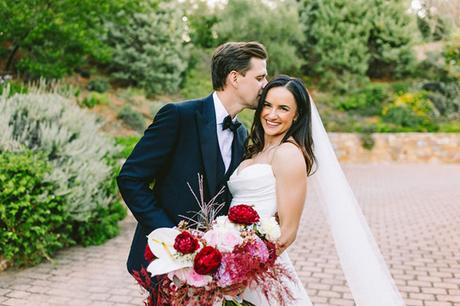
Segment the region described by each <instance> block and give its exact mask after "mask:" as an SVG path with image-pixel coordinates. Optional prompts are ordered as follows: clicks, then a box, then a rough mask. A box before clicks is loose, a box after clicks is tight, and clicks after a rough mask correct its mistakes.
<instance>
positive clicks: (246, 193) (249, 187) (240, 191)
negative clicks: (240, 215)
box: [228, 163, 277, 217]
mask: <svg viewBox="0 0 460 306" xmlns="http://www.w3.org/2000/svg"><path fill="white" fill-rule="evenodd" d="M239 168H240V167H238V168H237V169H236V170H235V172H233V174H232V175H231V176H230V179H229V181H228V188H229V190H230V192H231V194H232V196H233V199H232V202H231V204H230V206H233V205H238V204H248V205H252V206H254V209H255V210H256V211H257V212H258V213H259V215H260V216H265V217H269V216H273V215H274V214H275V213H276V210H277V209H276V179H275V176H274V174H273V169H272V166H271V165H270V164H262V163H256V164H252V165H249V166H246V167H245V168H243V169H241V170H240V169H239Z"/></svg>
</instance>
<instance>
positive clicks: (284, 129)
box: [228, 76, 404, 306]
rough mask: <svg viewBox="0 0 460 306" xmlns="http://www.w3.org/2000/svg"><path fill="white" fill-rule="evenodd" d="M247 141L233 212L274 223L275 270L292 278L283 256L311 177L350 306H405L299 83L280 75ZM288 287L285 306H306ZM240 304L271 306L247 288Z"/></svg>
mask: <svg viewBox="0 0 460 306" xmlns="http://www.w3.org/2000/svg"><path fill="white" fill-rule="evenodd" d="M249 139H250V142H251V144H249V145H247V146H246V155H245V158H246V159H245V160H244V161H243V162H242V163H241V164H240V165H239V166H238V168H237V169H236V170H235V171H234V173H233V174H232V175H231V177H230V179H229V181H228V188H229V190H230V192H231V193H232V195H233V200H232V203H231V205H237V204H241V203H250V204H251V205H253V206H254V209H255V210H257V212H258V213H259V215H261V216H274V215H276V216H277V217H278V218H279V222H280V227H281V237H280V238H279V240H278V245H277V246H278V253H279V254H280V257H279V258H278V261H279V263H281V264H283V265H285V266H286V267H287V268H288V269H290V270H292V271H294V267H293V265H292V263H291V261H290V259H289V256H288V255H287V253H286V252H285V250H286V249H287V248H288V247H289V246H290V245H291V244H292V243H293V242H294V241H295V239H296V235H297V231H298V228H299V223H300V218H301V215H302V210H303V207H304V203H305V199H306V192H307V186H308V188H310V180H309V182H308V184H307V176H311V177H312V179H313V180H312V181H314V183H315V184H316V186H315V187H316V188H317V189H318V190H319V193H320V198H321V200H322V204H323V206H324V207H323V210H324V212H325V214H326V217H327V219H328V222H329V224H330V226H331V232H332V235H333V237H334V240H335V245H336V249H337V252H338V255H339V259H340V262H341V265H342V268H343V270H344V274H345V277H346V279H347V282H348V285H349V287H350V290H351V292H352V295H353V298H354V300H355V303H356V305H358V306H380V305H381V306H392V305H404V302H403V300H402V298H401V296H400V294H399V292H398V290H397V288H396V286H395V285H394V282H393V279H392V278H391V275H390V273H389V271H388V269H387V267H386V264H385V262H384V260H383V257H382V256H381V254H380V252H379V250H378V247H377V245H376V243H375V241H374V239H373V236H372V234H371V232H370V230H369V228H368V226H367V223H366V221H365V219H364V217H363V215H362V213H361V210H360V208H359V206H358V204H357V203H356V200H355V198H354V195H353V192H352V191H351V189H350V188H349V186H348V183H347V181H346V179H345V177H344V175H343V172H342V170H341V168H340V165H339V164H338V161H337V159H336V157H335V154H334V152H333V150H332V147H331V145H330V142H329V139H328V137H327V134H326V132H325V131H324V128H323V125H322V123H321V119H320V117H319V115H318V113H317V110H316V108H315V106H314V104H313V102H312V101H311V98H310V96H309V94H308V92H307V91H306V89H305V87H304V85H303V83H302V82H301V81H300V80H299V79H295V78H290V77H287V76H279V77H277V78H275V79H273V80H272V81H270V82H269V83H268V84H267V85H266V86H265V88H264V90H263V92H262V94H261V97H260V100H259V104H258V106H257V109H256V112H255V117H254V123H253V126H252V128H251V133H250V136H249ZM288 286H289V288H290V289H291V291H292V292H293V293H294V301H293V303H292V304H291V305H302V306H308V305H312V303H311V301H310V299H309V297H308V295H307V292H306V291H305V289H304V288H303V286H302V283H301V282H300V280H299V278H298V277H297V276H295V281H291V282H289V283H288ZM242 298H243V299H244V300H247V301H249V302H251V303H253V304H255V305H258V306H263V305H275V303H274V302H273V301H268V300H267V299H266V298H265V297H264V295H263V294H262V293H261V291H259V290H257V288H252V287H248V288H246V289H245V291H244V292H243V293H242Z"/></svg>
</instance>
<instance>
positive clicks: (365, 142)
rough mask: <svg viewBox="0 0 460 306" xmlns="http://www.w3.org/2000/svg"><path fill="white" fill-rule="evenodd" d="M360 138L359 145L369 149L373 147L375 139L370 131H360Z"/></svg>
mask: <svg viewBox="0 0 460 306" xmlns="http://www.w3.org/2000/svg"><path fill="white" fill-rule="evenodd" d="M360 140H361V146H362V147H363V148H364V149H366V150H369V151H371V150H372V148H374V145H375V140H374V138H373V137H372V134H371V133H361V134H360Z"/></svg>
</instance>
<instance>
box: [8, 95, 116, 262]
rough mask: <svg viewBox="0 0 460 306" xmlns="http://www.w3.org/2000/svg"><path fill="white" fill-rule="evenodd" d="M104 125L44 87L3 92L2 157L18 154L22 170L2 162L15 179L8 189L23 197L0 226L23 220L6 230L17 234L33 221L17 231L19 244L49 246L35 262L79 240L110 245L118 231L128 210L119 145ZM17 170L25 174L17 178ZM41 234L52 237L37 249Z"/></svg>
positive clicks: (14, 257) (17, 257) (17, 258)
mask: <svg viewBox="0 0 460 306" xmlns="http://www.w3.org/2000/svg"><path fill="white" fill-rule="evenodd" d="M99 128H100V123H98V121H97V120H96V117H95V116H94V115H93V114H91V113H88V112H87V111H85V110H84V109H81V108H79V107H78V105H76V103H74V102H72V101H71V100H69V99H67V98H64V97H63V96H61V95H58V94H56V93H46V92H44V90H43V89H42V88H31V89H29V94H17V95H14V96H12V97H8V93H7V92H5V93H4V94H3V95H2V96H0V129H1V130H2V133H1V134H0V154H2V155H4V154H6V155H5V156H6V157H3V158H8V161H10V160H11V159H12V157H11V156H12V155H14V156H18V157H17V159H16V160H15V161H16V166H17V169H16V168H13V169H11V167H12V166H8V163H9V162H8V163H7V162H4V163H2V164H1V167H0V174H1V175H6V177H7V179H8V181H7V182H8V184H9V185H8V189H4V188H2V191H4V190H6V191H4V192H12V191H11V190H13V191H14V190H17V191H19V193H18V194H17V195H16V197H17V198H16V199H15V198H13V197H11V195H10V194H8V195H7V196H5V198H4V200H2V201H1V202H0V207H1V211H6V212H8V213H11V214H14V216H15V218H14V219H12V220H10V218H12V215H5V219H2V220H1V222H0V224H1V226H2V227H3V226H6V224H8V223H7V222H13V221H14V220H18V222H19V223H20V224H17V225H14V224H13V226H14V227H12V228H2V229H1V232H2V233H3V232H4V231H5V237H14V232H15V231H16V230H17V228H18V226H22V224H33V226H30V227H28V228H27V230H28V231H29V230H30V231H32V232H31V233H30V234H25V235H21V236H17V241H16V244H15V245H16V246H19V245H21V246H22V245H25V244H29V243H30V244H31V245H30V246H29V248H30V249H34V248H40V249H41V251H40V252H38V253H36V254H35V255H34V256H35V257H36V258H29V259H28V260H33V262H34V263H35V262H39V261H41V260H42V259H43V258H47V257H48V256H49V254H52V252H53V251H54V250H56V249H58V248H61V247H63V246H66V245H70V244H73V243H80V244H83V245H87V244H94V243H102V242H103V241H104V240H106V239H108V238H110V237H113V236H114V235H115V234H116V233H117V231H118V227H117V222H118V221H119V220H121V219H122V218H123V216H124V215H125V210H124V208H123V206H122V205H121V203H120V202H119V201H118V200H117V198H116V190H117V189H116V183H115V173H116V171H118V165H117V162H116V160H115V158H116V155H117V154H118V148H117V147H116V145H115V144H114V142H113V141H112V140H111V139H109V138H107V137H106V136H104V135H103V134H101V133H100V132H99ZM8 154H9V155H8ZM14 171H16V173H17V179H16V178H15V180H11V177H10V176H11V175H12V174H11V173H12V172H14ZM6 173H10V174H6ZM2 177H3V176H2ZM11 184H13V185H11ZM8 190H10V191H8ZM29 191H30V192H29ZM32 195H33V196H32ZM18 205H20V206H21V207H20V208H17V206H18ZM15 207H16V208H15ZM43 211H45V212H47V213H46V214H45V213H43ZM2 218H3V217H2ZM48 226H49V227H48ZM43 228H44V229H46V230H45V231H44V230H43ZM54 229H56V231H54ZM34 231H36V233H41V234H42V235H44V237H43V239H44V241H45V242H42V240H37V246H34V245H33V244H34V241H33V240H27V239H30V237H29V236H28V235H34V234H35V232H34ZM58 234H59V235H58ZM6 242H8V241H6V240H4V239H3V240H1V243H2V245H0V249H2V250H5V249H6V248H7V246H6V245H3V243H6ZM9 243H11V241H10V242H9ZM8 254H9V255H8V256H9V257H8V258H10V260H11V261H12V263H13V264H14V265H24V264H28V263H32V262H26V260H27V259H26V258H24V257H21V254H19V253H18V252H16V251H14V250H10V251H9V253H8ZM27 256H28V254H27Z"/></svg>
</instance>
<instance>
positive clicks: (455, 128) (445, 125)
mask: <svg viewBox="0 0 460 306" xmlns="http://www.w3.org/2000/svg"><path fill="white" fill-rule="evenodd" d="M439 131H440V132H444V133H460V121H449V122H440V123H439Z"/></svg>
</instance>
